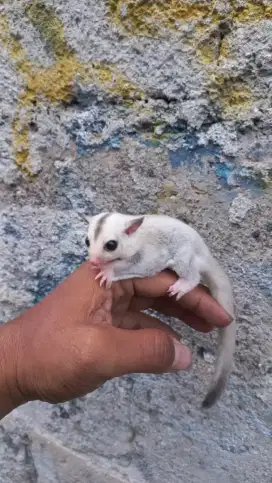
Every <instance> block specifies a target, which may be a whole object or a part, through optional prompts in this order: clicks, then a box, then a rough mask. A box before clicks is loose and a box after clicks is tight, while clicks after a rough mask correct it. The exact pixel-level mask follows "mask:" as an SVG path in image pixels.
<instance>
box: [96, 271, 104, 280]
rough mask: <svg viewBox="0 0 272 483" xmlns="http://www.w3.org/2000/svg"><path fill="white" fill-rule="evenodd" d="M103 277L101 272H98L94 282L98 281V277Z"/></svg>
mask: <svg viewBox="0 0 272 483" xmlns="http://www.w3.org/2000/svg"><path fill="white" fill-rule="evenodd" d="M102 275H103V272H99V273H98V274H97V275H96V277H95V280H98V279H99V278H100V277H102Z"/></svg>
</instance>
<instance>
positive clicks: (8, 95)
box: [0, 0, 272, 483]
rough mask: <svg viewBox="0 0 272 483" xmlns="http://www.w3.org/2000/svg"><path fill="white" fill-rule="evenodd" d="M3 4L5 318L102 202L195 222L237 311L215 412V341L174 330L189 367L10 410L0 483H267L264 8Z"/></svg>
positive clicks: (68, 251)
mask: <svg viewBox="0 0 272 483" xmlns="http://www.w3.org/2000/svg"><path fill="white" fill-rule="evenodd" d="M147 5H148V7H147ZM0 13H1V17H0V42H1V49H0V58H1V62H0V100H1V110H0V132H1V135H0V183H1V190H0V207H1V220H0V233H1V236H0V245H1V246H0V250H1V257H0V265H1V269H0V277H1V283H0V287H1V288H0V302H1V304H0V314H1V321H2V322H5V321H6V320H8V319H10V318H11V317H13V316H15V315H16V314H18V313H19V312H20V311H22V310H24V309H25V308H26V307H29V306H31V305H33V304H34V303H36V302H37V301H38V300H40V298H42V297H44V296H45V295H46V294H47V293H48V292H49V291H50V290H51V289H53V288H54V286H55V285H56V284H57V283H58V282H59V281H61V280H62V279H63V278H64V277H65V276H66V275H67V274H68V273H70V272H71V271H72V270H73V269H74V268H75V267H76V266H77V265H78V264H80V263H81V262H82V261H83V260H84V259H85V257H86V251H85V247H84V238H85V225H84V224H83V222H82V220H81V218H80V217H79V216H78V213H86V214H88V213H98V212H100V211H102V210H105V209H109V208H111V209H118V210H122V211H127V212H129V213H135V212H153V213H167V214H170V215H173V216H177V217H180V218H182V219H184V220H185V221H187V222H189V223H191V224H193V225H194V226H195V227H196V228H197V229H198V230H199V231H200V233H201V234H202V235H203V236H204V237H205V239H206V240H207V242H208V244H209V245H210V247H211V249H212V251H213V253H214V254H215V256H217V258H218V259H219V260H220V261H221V263H222V265H223V266H224V267H225V268H226V270H227V271H228V273H229V275H230V277H231V279H232V280H233V285H234V291H235V298H236V305H237V308H236V309H237V316H238V322H239V330H238V341H237V352H236V367H235V371H234V373H233V376H232V378H231V381H230V385H229V389H228V391H227V393H226V395H225V397H224V399H222V401H221V402H220V403H219V404H218V406H217V407H216V408H213V409H212V410H211V411H209V412H203V411H201V410H200V402H201V400H202V396H203V395H204V393H205V390H206V388H207V386H208V382H209V381H208V378H210V377H211V371H212V361H213V354H214V349H215V335H214V336H207V335H206V336H204V335H200V334H197V333H194V332H192V331H191V330H190V329H189V328H187V327H179V330H180V332H181V333H182V335H183V337H184V340H185V342H186V343H188V344H189V345H190V347H192V348H193V351H194V365H193V368H192V370H191V371H190V372H188V373H184V374H172V375H167V376H156V377H155V376H146V375H137V376H128V377H123V378H120V379H118V380H115V381H111V382H109V383H107V384H106V385H105V386H104V387H103V388H101V389H100V390H98V391H97V392H96V393H94V394H92V395H90V396H89V397H86V398H82V399H80V400H76V401H72V402H71V403H66V404H60V405H57V406H54V407H51V406H49V405H46V404H39V403H31V404H29V405H27V406H25V407H23V408H20V409H19V410H17V411H15V412H14V413H13V414H12V415H10V416H9V417H8V418H6V419H5V420H4V421H3V422H2V424H1V427H0V440H1V445H0V448H1V449H0V467H1V471H0V482H1V483H2V482H3V483H7V482H15V483H16V482H17V481H29V482H32V481H33V482H41V483H43V482H50V483H51V482H52V483H53V482H54V483H55V482H59V481H65V482H66V481H67V482H69V483H70V482H71V483H75V482H77V481H81V482H85V481H86V482H87V481H88V482H94V483H100V482H101V483H102V482H103V483H104V482H109V483H115V482H116V483H117V482H130V483H161V482H163V481H169V483H179V482H184V483H185V482H189V481H190V483H191V482H198V483H199V482H203V483H206V482H207V481H209V482H211V483H213V482H214V483H218V481H222V482H224V483H233V482H239V483H240V482H241V481H247V482H249V483H255V482H259V481H262V482H264V483H266V482H267V483H268V481H270V477H269V474H271V468H270V466H271V464H270V460H271V456H270V455H271V436H272V434H271V402H272V392H271V387H272V385H271V382H272V381H271V367H272V366H271V363H272V346H271V289H272V278H271V268H272V262H271V259H272V257H271V229H272V225H271V221H270V220H271V207H272V202H271V169H272V168H271V166H272V164H271V159H272V152H271V146H272V143H271V119H272V107H271V86H272V70H271V47H272V12H271V6H270V2H269V1H263V2H262V1H260V2H253V1H245V0H244V1H243V0H239V1H235V2H232V1H226V2H221V1H219V0H217V1H212V2H209V1H206V2H197V1H193V0H191V1H190V0H186V1H184V2H178V1H175V0H172V1H171V2H168V8H166V4H165V2H160V1H152V2H148V4H147V2H146V3H145V2H138V1H127V0H124V1H122V2H119V1H118V0H115V1H110V2H106V1H105V2H104V1H102V0H100V1H99V2H94V1H92V0H77V1H74V0H66V1H65V2H64V1H61V0H56V1H49V0H47V1H43V2H42V1H40V0H39V1H38V0H36V1H26V0H24V1H20V0H17V1H4V2H2V3H1V5H0ZM171 323H173V324H175V322H174V321H171Z"/></svg>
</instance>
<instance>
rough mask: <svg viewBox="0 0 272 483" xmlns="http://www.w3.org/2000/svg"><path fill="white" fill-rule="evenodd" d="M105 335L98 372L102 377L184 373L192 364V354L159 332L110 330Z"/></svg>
mask: <svg viewBox="0 0 272 483" xmlns="http://www.w3.org/2000/svg"><path fill="white" fill-rule="evenodd" d="M107 332H108V334H107V337H106V338H105V337H104V338H103V343H102V344H101V346H102V347H101V346H100V348H99V350H100V370H101V372H103V376H105V377H117V376H121V375H124V374H129V373H137V372H138V373H139V372H146V373H158V374H159V373H163V372H169V371H178V370H182V369H187V368H188V367H189V366H190V364H191V351H190V350H189V349H188V348H187V347H186V346H184V345H182V344H180V343H179V342H178V341H177V340H176V339H174V338H173V337H171V336H170V335H168V334H166V333H165V332H163V331H161V330H155V329H141V330H123V329H117V328H110V329H108V330H107ZM101 375H102V374H101Z"/></svg>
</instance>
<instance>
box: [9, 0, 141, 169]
mask: <svg viewBox="0 0 272 483" xmlns="http://www.w3.org/2000/svg"><path fill="white" fill-rule="evenodd" d="M42 5H43V4H42V2H40V1H37V2H34V3H33V4H30V5H29V7H28V10H27V11H28V16H29V18H30V20H31V21H33V23H35V25H37V26H39V28H40V31H41V33H42V34H43V36H44V37H45V38H46V40H48V41H49V42H50V45H51V47H52V49H53V52H54V54H55V56H56V57H57V61H56V62H55V63H54V65H52V66H50V67H48V68H40V67H37V66H35V65H34V64H32V63H31V62H30V61H29V60H28V57H27V54H26V52H25V50H24V49H23V47H22V46H21V44H20V42H19V41H18V39H17V38H16V37H15V36H14V35H13V34H12V33H11V31H10V28H9V24H8V20H7V18H6V17H5V16H4V15H3V16H1V17H0V40H1V41H2V43H3V45H4V46H5V47H6V49H7V50H8V52H9V56H10V58H11V60H12V61H13V62H14V64H15V69H16V71H17V72H18V73H20V75H21V80H22V83H23V89H22V92H21V94H20V98H19V106H18V112H17V114H16V119H15V121H14V123H13V126H12V131H13V147H14V152H15V159H16V163H17V165H18V166H19V167H20V169H22V171H23V172H25V173H28V174H31V162H30V159H29V153H30V148H29V133H28V122H26V121H25V120H24V121H23V120H22V119H23V117H25V116H24V112H29V111H30V108H32V109H33V106H35V105H38V104H39V103H41V102H48V103H49V105H50V104H60V103H69V101H71V99H72V98H73V96H74V83H75V81H76V80H79V81H81V82H82V83H83V84H88V83H95V84H98V85H101V86H102V87H103V89H105V90H106V91H107V92H109V93H110V94H112V95H116V96H119V97H121V98H122V99H124V100H125V101H126V102H127V103H133V102H134V101H135V99H139V98H142V97H143V96H144V94H143V92H142V91H141V90H140V89H138V88H137V87H135V86H134V85H133V84H132V83H131V82H130V81H129V80H128V79H127V78H126V77H125V76H124V75H123V74H121V73H120V72H118V71H117V70H116V69H115V68H113V67H110V66H104V65H100V64H93V63H83V62H80V61H79V60H78V59H77V57H76V56H75V55H74V54H73V53H72V52H71V51H70V49H69V47H68V46H67V45H66V43H65V40H64V35H63V29H61V23H60V22H59V20H56V19H55V17H54V15H53V11H52V10H46V9H45V12H43V10H42ZM34 19H35V21H34ZM50 21H52V25H51V27H49V26H48V29H47V28H46V26H47V25H48V24H49V23H50ZM55 30H56V31H55ZM57 31H58V32H57Z"/></svg>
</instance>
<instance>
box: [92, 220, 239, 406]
mask: <svg viewBox="0 0 272 483" xmlns="http://www.w3.org/2000/svg"><path fill="white" fill-rule="evenodd" d="M103 217H105V213H101V214H100V215H97V216H94V217H92V218H91V222H90V225H89V230H88V238H89V240H90V248H89V257H90V259H93V258H99V260H100V261H101V272H100V273H99V275H98V276H97V278H101V285H103V283H104V282H106V284H107V287H110V285H111V283H112V282H113V281H117V280H123V279H128V278H135V277H139V278H143V277H146V276H152V275H155V274H157V273H159V272H161V271H162V270H164V269H166V268H169V269H172V270H173V271H174V272H176V274H177V275H178V276H179V279H178V280H177V282H176V283H175V284H173V285H172V286H171V287H169V295H170V296H173V295H177V299H179V298H181V297H182V296H183V295H185V294H186V293H187V292H189V291H190V290H192V289H193V288H194V287H196V286H197V285H198V284H199V282H200V281H201V280H202V281H203V282H204V283H205V284H206V285H207V286H208V287H209V289H210V291H211V294H212V295H213V297H214V298H215V299H216V300H217V301H218V303H219V304H221V306H222V307H223V308H224V309H225V310H226V312H227V313H229V314H230V315H231V316H232V317H234V308H233V298H232V288H231V284H230V282H229V279H228V277H227V275H226V274H225V272H224V271H223V269H222V268H221V267H220V266H219V265H218V263H217V262H216V260H215V259H214V258H213V256H212V255H211V253H210V251H209V249H208V247H207V245H206V244H205V242H204V240H203V239H202V238H201V237H200V235H199V234H198V233H197V232H196V231H195V230H194V229H193V228H192V227H190V226H188V225H186V224H185V223H183V222H182V221H179V220H176V219H174V218H171V217H168V216H163V215H142V216H141V215H138V216H131V215H123V214H121V213H111V214H108V215H107V217H106V218H105V219H104V222H102V223H101V220H102V218H103ZM141 217H142V218H143V222H142V224H141V225H140V226H139V228H137V229H136V231H135V232H134V233H133V234H131V235H127V234H126V233H125V230H126V229H127V228H128V227H129V226H130V225H131V224H132V223H133V222H134V221H135V220H139V218H141ZM99 223H100V230H99V235H98V236H97V237H96V239H95V234H96V235H97V227H98V226H99ZM109 240H116V241H117V242H118V247H117V249H116V250H115V251H114V252H107V251H106V250H105V249H104V245H105V243H106V242H107V241H109ZM116 258H118V259H120V260H115V259H116ZM109 262H111V263H109ZM104 264H105V265H104ZM235 335H236V322H235V320H233V322H232V323H231V324H230V325H229V326H228V327H226V328H222V329H219V350H218V357H217V360H216V364H215V373H214V377H213V381H212V385H211V388H210V390H209V392H208V395H207V396H206V398H205V400H204V402H203V406H204V407H210V406H212V405H213V404H214V403H215V402H216V401H217V399H218V398H219V397H220V395H221V393H222V392H223V390H224V388H225V386H226V383H227V379H228V375H229V373H230V372H231V369H232V363H233V353H234V350H235Z"/></svg>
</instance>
